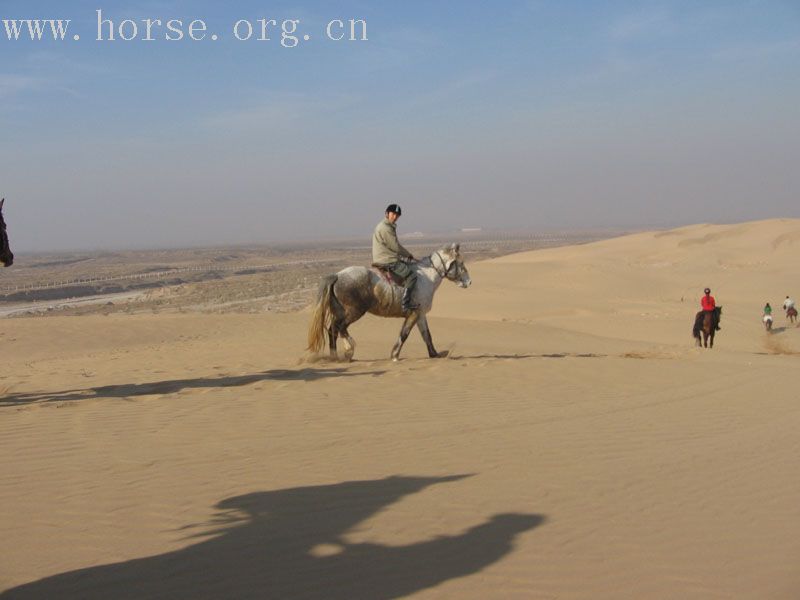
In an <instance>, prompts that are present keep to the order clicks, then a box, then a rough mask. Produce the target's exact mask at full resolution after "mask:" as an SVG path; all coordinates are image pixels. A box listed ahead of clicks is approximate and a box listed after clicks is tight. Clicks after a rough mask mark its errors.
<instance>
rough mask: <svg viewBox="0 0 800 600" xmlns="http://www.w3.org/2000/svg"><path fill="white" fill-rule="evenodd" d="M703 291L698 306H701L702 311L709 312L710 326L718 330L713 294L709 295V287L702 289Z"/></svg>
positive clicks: (715, 303)
mask: <svg viewBox="0 0 800 600" xmlns="http://www.w3.org/2000/svg"><path fill="white" fill-rule="evenodd" d="M703 293H704V294H705V296H703V297H702V298H700V306H701V307H702V308H703V312H707V313H710V314H711V326H712V327H714V329H716V330H717V331H719V330H720V326H719V319H717V302H716V300H714V296H712V295H711V290H710V289H709V288H706V289H704V290H703Z"/></svg>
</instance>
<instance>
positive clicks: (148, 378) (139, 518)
mask: <svg viewBox="0 0 800 600" xmlns="http://www.w3.org/2000/svg"><path fill="white" fill-rule="evenodd" d="M798 252H800V221H798V220H771V221H761V222H754V223H745V224H739V225H724V226H723V225H696V226H691V227H685V228H681V229H677V230H673V231H668V232H651V233H641V234H636V235H632V236H626V237H622V238H617V239H613V240H607V241H603V242H598V243H592V244H586V245H580V246H571V247H565V248H555V249H547V250H541V251H535V252H526V253H521V254H514V255H510V256H506V257H502V258H497V259H492V260H487V261H483V262H477V263H473V264H468V265H467V266H468V267H469V269H470V274H471V276H472V280H473V285H472V287H471V288H469V289H467V290H462V289H459V288H456V287H455V286H453V285H450V284H448V283H446V282H445V283H444V284H443V286H442V288H441V289H440V291H439V293H438V295H437V297H436V301H435V308H434V311H433V312H432V313H431V315H430V318H429V322H430V325H431V331H432V334H433V338H434V342H436V344H437V346H438V348H439V349H440V350H447V351H449V356H448V357H447V358H444V359H438V360H431V359H428V358H427V353H426V350H425V345H424V343H423V342H422V340H421V338H420V336H419V334H418V332H416V331H415V332H413V333H412V336H411V337H410V338H409V341H408V343H407V344H406V346H405V348H404V351H403V357H402V360H401V361H400V362H398V363H393V362H391V361H389V360H388V359H387V357H388V355H389V351H390V349H391V346H392V343H393V342H394V339H395V336H396V334H397V331H398V329H399V326H400V322H399V321H396V320H382V319H378V318H375V317H366V318H364V319H363V320H362V321H360V322H359V323H357V324H356V325H354V326H353V327H352V328H351V333H352V334H353V335H354V337H355V339H356V341H357V343H358V346H357V349H356V355H355V359H356V360H355V361H354V362H352V363H335V362H325V361H317V362H313V361H305V360H303V358H304V357H303V352H304V348H303V347H304V342H305V333H306V324H307V321H308V318H309V315H310V311H309V309H306V310H304V311H300V312H294V313H289V314H263V315H250V314H223V315H214V314H212V315H209V314H129V315H126V314H113V315H108V316H102V315H97V316H81V317H66V316H55V317H50V318H39V319H35V318H25V319H4V320H2V321H0V349H1V350H0V352H2V374H1V375H0V452H1V453H2V462H0V506H2V511H0V598H3V599H5V598H75V599H77V598H103V599H109V598H115V599H116V598H270V599H272V598H291V599H295V598H296V599H328V598H331V599H342V600H344V599H362V598H363V599H373V598H375V599H382V598H399V597H413V598H459V599H460V598H467V599H470V598H475V599H487V598H498V599H504V600H507V599H513V598H526V599H528V598H535V599H547V598H559V599H585V598H591V599H603V598H608V599H612V598H613V599H619V598H637V599H639V598H647V599H650V598H654V599H659V598H664V599H667V598H669V599H672V598H681V599H694V598H697V599H704V600H708V599H723V598H725V599H729V598H737V599H739V598H741V599H754V600H764V599H786V600H796V599H797V598H800V568H798V566H800V476H798V475H799V474H800V434H799V433H798V432H800V395H798V392H797V372H798V371H797V366H798V360H800V356H799V355H798V353H800V329H797V328H796V327H795V326H794V325H789V324H787V323H786V322H785V319H784V317H783V314H782V313H781V311H780V310H779V308H780V306H781V303H782V302H783V298H784V297H785V296H786V295H787V294H792V295H795V296H797V295H800V277H799V275H800V269H798V266H797V264H798V263H797V256H798ZM343 266H344V265H343ZM0 275H2V274H0ZM705 286H710V287H711V288H712V290H713V293H714V295H715V296H716V298H717V302H718V304H721V305H722V306H723V318H722V331H720V332H719V333H718V335H717V338H716V343H715V348H714V349H713V350H707V349H701V348H696V347H695V346H694V341H693V339H692V338H691V325H692V320H693V316H694V314H695V312H696V311H697V310H698V309H699V298H700V296H701V294H702V289H703V287H705ZM767 301H769V302H771V303H772V305H773V307H775V308H776V311H775V314H776V322H775V331H774V333H773V334H771V335H769V334H767V333H766V332H765V331H764V329H763V327H762V324H761V321H760V315H761V308H762V306H763V305H764V303H765V302H767Z"/></svg>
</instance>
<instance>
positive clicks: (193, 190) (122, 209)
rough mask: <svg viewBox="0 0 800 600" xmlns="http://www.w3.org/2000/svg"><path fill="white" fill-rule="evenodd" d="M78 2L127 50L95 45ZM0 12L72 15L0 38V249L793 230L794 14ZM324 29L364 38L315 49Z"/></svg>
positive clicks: (96, 0)
mask: <svg viewBox="0 0 800 600" xmlns="http://www.w3.org/2000/svg"><path fill="white" fill-rule="evenodd" d="M97 10H100V11H102V17H103V19H105V20H109V21H112V23H113V24H114V27H115V28H118V27H119V24H120V23H121V22H122V21H124V20H126V19H131V20H133V21H135V22H136V23H137V29H138V32H137V33H138V37H137V38H136V39H133V40H130V41H125V40H122V39H120V37H119V35H118V34H119V31H118V30H117V36H116V39H115V40H113V41H111V40H108V39H107V37H108V35H109V32H108V27H110V25H107V26H106V29H104V33H103V35H104V39H103V40H102V41H97V40H96V37H97V19H98V16H97ZM2 19H6V20H8V19H70V21H71V22H70V24H69V29H68V35H67V36H66V39H65V40H64V41H54V40H53V39H52V35H51V34H50V39H49V40H48V39H42V40H30V39H29V38H28V39H19V40H9V39H8V36H7V35H6V30H5V28H4V27H0V196H4V197H5V198H6V205H5V216H6V221H7V223H8V232H9V237H10V239H11V242H12V248H13V249H14V250H15V251H16V252H39V251H42V252H44V251H58V250H77V249H117V248H153V247H156V248H161V247H183V246H216V245H226V244H238V243H242V244H251V243H265V244H269V243H276V242H284V241H290V240H313V239H326V240H328V239H332V238H351V237H359V236H363V237H364V239H365V243H367V242H368V240H369V239H370V237H371V232H372V229H373V227H374V225H375V224H376V223H377V222H378V221H379V220H380V219H381V218H382V216H383V211H384V209H385V208H386V206H387V205H388V204H390V203H395V202H396V203H399V204H400V205H401V206H402V207H403V211H404V214H403V217H402V218H401V220H400V222H399V232H400V233H401V234H402V233H404V232H412V231H422V232H437V233H438V232H447V231H452V230H457V229H460V228H462V227H483V228H486V229H509V228H513V229H530V230H547V229H567V228H581V229H585V228H594V227H597V228H610V227H613V228H639V227H671V226H678V225H684V224H689V223H696V222H718V223H727V222H736V221H744V220H753V219H762V218H773V217H800V193H798V190H800V168H799V167H800V110H798V107H799V106H800V3H798V2H797V1H796V0H786V1H781V0H774V1H756V0H747V1H745V0H742V1H736V0H731V1H727V2H719V1H714V0H710V1H706V2H696V1H670V0H662V1H656V2H617V1H610V2H602V3H600V2H588V1H571V0H561V1H545V0H507V1H502V2H500V1H496V2H489V1H470V0H439V1H435V2H431V1H424V2H422V1H415V0H411V1H405V2H389V1H378V0H374V1H366V0H324V1H323V0H320V1H311V0H309V1H306V2H281V1H273V2H266V1H262V2H252V1H240V2H231V3H222V2H218V1H217V2H207V1H188V0H163V1H155V0H153V1H148V0H140V1H138V2H124V1H119V0H115V1H114V2H109V1H108V0H93V1H91V2H85V1H83V0H76V1H71V2H64V1H63V0H62V1H58V2H57V1H42V2H37V1H32V0H24V1H19V0H0V20H2ZM144 19H152V20H155V19H160V20H161V21H162V23H164V24H165V23H166V22H167V21H169V20H170V19H176V20H181V21H182V26H181V27H180V29H182V31H183V33H184V39H182V40H178V41H168V40H166V39H164V37H165V35H166V33H167V30H166V26H162V27H161V28H157V27H156V28H155V29H154V30H153V33H152V37H153V38H155V39H154V40H153V41H147V40H144V39H143V38H145V37H146V33H145V26H144V22H143V20H144ZM193 19H202V20H203V21H204V22H205V23H206V26H207V31H206V32H205V35H206V37H205V39H203V40H201V41H192V40H189V39H188V24H189V22H190V21H192V20H193ZM258 19H267V20H269V19H275V20H276V24H277V26H278V27H277V29H272V30H268V32H269V36H268V37H269V38H270V39H269V40H268V41H266V40H265V41H259V40H257V39H255V38H256V37H258V35H259V34H260V24H259V23H258ZM289 19H291V20H298V19H299V20H300V24H299V25H298V36H299V37H298V39H299V40H300V41H299V43H298V45H297V46H296V47H293V48H287V47H284V46H282V45H281V41H280V39H281V36H280V25H281V23H282V22H283V21H284V20H289ZM336 19H340V20H342V21H343V22H344V23H345V24H346V25H347V26H348V27H349V23H348V20H349V19H357V20H363V21H365V22H366V24H367V37H368V40H366V41H362V40H360V39H358V40H356V41H350V40H349V39H347V38H345V39H344V40H341V41H333V40H330V39H327V37H326V26H327V24H328V23H330V22H331V21H333V20H336ZM240 20H247V21H249V22H250V23H252V24H253V25H254V36H253V38H252V39H250V40H247V41H240V40H237V39H236V38H235V37H234V33H233V26H234V24H235V23H236V22H237V21H240ZM124 27H127V29H125V28H124ZM124 27H123V33H124V35H125V36H126V37H130V36H131V34H132V29H131V27H132V26H131V24H127V25H125V26H124ZM242 27H243V26H241V25H240V29H239V30H238V32H239V34H240V37H244V36H245V34H246V29H242ZM332 32H333V33H334V34H336V33H338V29H336V26H335V25H334V28H333V29H332ZM212 33H213V34H215V35H217V39H216V40H211V39H210V35H211V34H212ZM27 35H28V34H27V30H25V36H27ZM74 35H78V36H79V38H80V39H79V40H75V39H74V38H73V36H74ZM172 35H173V37H174V36H175V35H176V34H174V33H173V34H172ZM198 35H199V34H198ZM302 35H309V38H310V39H309V40H308V41H305V40H302V39H301V38H302ZM23 37H24V36H23ZM356 37H359V36H356Z"/></svg>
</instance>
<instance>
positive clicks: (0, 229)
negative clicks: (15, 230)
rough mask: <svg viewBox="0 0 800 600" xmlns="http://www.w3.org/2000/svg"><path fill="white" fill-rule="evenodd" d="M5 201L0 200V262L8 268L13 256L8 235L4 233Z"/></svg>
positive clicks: (12, 261) (12, 262)
mask: <svg viewBox="0 0 800 600" xmlns="http://www.w3.org/2000/svg"><path fill="white" fill-rule="evenodd" d="M5 201H6V199H5V198H3V199H2V200H0V262H1V263H3V266H4V267H10V266H11V265H12V264H14V254H13V253H12V252H11V246H10V245H9V243H8V234H7V233H6V222H5V219H3V204H4V203H5Z"/></svg>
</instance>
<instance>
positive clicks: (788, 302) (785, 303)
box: [783, 296, 794, 312]
mask: <svg viewBox="0 0 800 600" xmlns="http://www.w3.org/2000/svg"><path fill="white" fill-rule="evenodd" d="M790 308H794V300H792V299H791V298H789V296H786V300H784V301H783V310H785V311H786V312H789V309H790Z"/></svg>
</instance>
